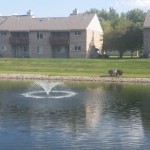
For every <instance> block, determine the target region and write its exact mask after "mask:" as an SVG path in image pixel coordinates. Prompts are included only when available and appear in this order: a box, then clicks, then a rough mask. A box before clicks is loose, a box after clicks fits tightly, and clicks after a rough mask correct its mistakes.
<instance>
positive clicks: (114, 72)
mask: <svg viewBox="0 0 150 150" xmlns="http://www.w3.org/2000/svg"><path fill="white" fill-rule="evenodd" d="M108 74H109V75H110V76H111V77H113V76H115V77H117V76H121V75H122V74H123V71H122V70H119V69H113V70H108Z"/></svg>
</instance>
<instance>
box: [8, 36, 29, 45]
mask: <svg viewBox="0 0 150 150" xmlns="http://www.w3.org/2000/svg"><path fill="white" fill-rule="evenodd" d="M9 43H10V44H11V45H29V37H10V38H9Z"/></svg>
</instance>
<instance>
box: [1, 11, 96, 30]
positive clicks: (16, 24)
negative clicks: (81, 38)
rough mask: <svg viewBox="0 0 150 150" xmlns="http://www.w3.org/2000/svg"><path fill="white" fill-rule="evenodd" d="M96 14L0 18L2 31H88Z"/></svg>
mask: <svg viewBox="0 0 150 150" xmlns="http://www.w3.org/2000/svg"><path fill="white" fill-rule="evenodd" d="M95 16H96V14H93V13H91V14H87V13H84V14H76V15H70V16H69V17H56V18H54V17H50V18H32V17H31V16H28V15H13V16H0V30H1V31H37V30H38V31H39V30H41V31H43V30H45V31H46V30H50V31H55V30H57V31H58V30H82V29H86V28H87V27H88V25H89V24H90V22H91V21H92V19H93V18H94V17H95Z"/></svg>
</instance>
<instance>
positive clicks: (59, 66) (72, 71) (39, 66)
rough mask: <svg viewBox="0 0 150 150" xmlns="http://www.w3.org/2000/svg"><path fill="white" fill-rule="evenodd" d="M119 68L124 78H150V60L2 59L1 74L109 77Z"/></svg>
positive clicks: (0, 62) (0, 63)
mask: <svg viewBox="0 0 150 150" xmlns="http://www.w3.org/2000/svg"><path fill="white" fill-rule="evenodd" d="M114 68H118V69H121V70H122V71H123V75H122V77H127V78H131V77H132V78H136V77H139V78H141V77H142V78H150V59H138V58H137V59H52V58H49V59H48V58H44V59H43V58H0V73H7V74H11V73H16V74H45V75H50V76H108V70H110V69H114Z"/></svg>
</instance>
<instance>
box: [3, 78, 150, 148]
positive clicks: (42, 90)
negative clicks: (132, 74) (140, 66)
mask: <svg viewBox="0 0 150 150" xmlns="http://www.w3.org/2000/svg"><path fill="white" fill-rule="evenodd" d="M149 147H150V84H135V83H134V84H131V83H101V82H58V81H56V82H54V81H53V82H52V81H30V80H29V81H28V80H27V81H21V80H17V81H15V80H11V81H6V80H2V81H0V149H2V150H9V149H10V150H21V149H23V150H30V149H31V150H38V149H39V150H54V149H58V150H60V149H61V150H70V149H71V150H82V149H83V150H96V149H98V150H99V149H100V150H101V149H102V150H103V149H110V150H113V149H114V150H124V149H132V150H134V149H135V150H141V149H144V150H148V149H149Z"/></svg>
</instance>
